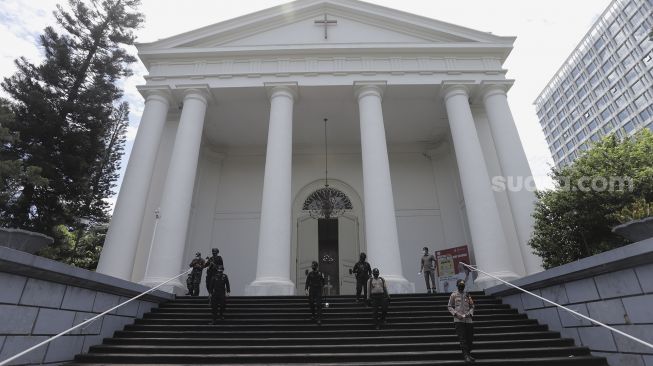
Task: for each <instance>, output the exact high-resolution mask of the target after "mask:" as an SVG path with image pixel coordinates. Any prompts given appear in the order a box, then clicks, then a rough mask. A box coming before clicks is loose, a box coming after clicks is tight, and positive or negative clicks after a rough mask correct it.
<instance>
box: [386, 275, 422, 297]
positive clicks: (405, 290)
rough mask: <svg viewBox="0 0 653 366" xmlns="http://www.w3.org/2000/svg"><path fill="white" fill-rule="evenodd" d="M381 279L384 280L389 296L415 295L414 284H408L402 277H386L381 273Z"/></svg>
mask: <svg viewBox="0 0 653 366" xmlns="http://www.w3.org/2000/svg"><path fill="white" fill-rule="evenodd" d="M381 277H383V279H384V280H385V285H386V287H387V288H388V292H389V293H390V294H414V293H415V284H414V283H412V282H408V280H407V279H405V278H404V276H397V275H386V276H384V275H383V273H382V274H381Z"/></svg>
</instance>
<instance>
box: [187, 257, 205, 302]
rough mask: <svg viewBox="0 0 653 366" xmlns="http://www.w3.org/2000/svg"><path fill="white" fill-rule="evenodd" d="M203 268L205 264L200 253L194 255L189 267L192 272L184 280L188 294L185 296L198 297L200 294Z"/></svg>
mask: <svg viewBox="0 0 653 366" xmlns="http://www.w3.org/2000/svg"><path fill="white" fill-rule="evenodd" d="M204 266H205V263H204V259H202V253H200V252H197V253H195V258H193V260H192V261H191V262H190V265H189V267H191V268H192V269H193V270H192V271H191V272H190V274H189V275H188V279H187V280H186V286H187V287H188V293H187V294H186V295H190V296H198V295H199V294H200V282H201V281H202V271H203V270H204Z"/></svg>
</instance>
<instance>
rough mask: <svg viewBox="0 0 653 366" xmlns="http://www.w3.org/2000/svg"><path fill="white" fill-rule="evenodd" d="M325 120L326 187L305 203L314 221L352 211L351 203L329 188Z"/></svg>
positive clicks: (325, 124) (345, 197)
mask: <svg viewBox="0 0 653 366" xmlns="http://www.w3.org/2000/svg"><path fill="white" fill-rule="evenodd" d="M328 120H329V119H328V118H325V119H324V187H323V188H320V189H318V190H316V191H315V192H313V193H312V194H311V195H310V196H309V197H308V198H307V199H306V202H305V203H304V207H303V209H304V210H307V211H308V213H309V215H310V216H311V217H312V218H314V219H332V218H337V217H339V216H342V215H343V214H344V213H345V211H346V210H348V209H351V208H352V206H351V201H349V198H347V196H346V195H345V194H344V193H342V192H341V191H339V190H337V189H334V188H331V187H329V157H328V144H327V122H328Z"/></svg>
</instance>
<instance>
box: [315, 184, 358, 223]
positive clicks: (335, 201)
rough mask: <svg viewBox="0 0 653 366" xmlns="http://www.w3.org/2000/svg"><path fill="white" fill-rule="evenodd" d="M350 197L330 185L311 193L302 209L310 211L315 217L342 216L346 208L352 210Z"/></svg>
mask: <svg viewBox="0 0 653 366" xmlns="http://www.w3.org/2000/svg"><path fill="white" fill-rule="evenodd" d="M352 209H353V207H352V205H351V201H350V200H349V197H347V195H345V194H344V193H342V192H341V191H339V190H337V189H335V188H331V187H329V186H326V187H323V188H320V189H318V190H317V191H315V192H313V193H311V195H310V196H308V198H306V201H304V205H303V206H302V210H304V211H308V213H309V215H311V217H312V218H314V219H330V218H335V217H338V216H342V215H343V214H344V213H345V211H346V210H352Z"/></svg>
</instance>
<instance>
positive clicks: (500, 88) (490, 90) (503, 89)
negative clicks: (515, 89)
mask: <svg viewBox="0 0 653 366" xmlns="http://www.w3.org/2000/svg"><path fill="white" fill-rule="evenodd" d="M513 84H514V80H497V81H487V80H484V81H482V82H481V84H480V89H481V90H480V94H481V98H482V99H483V102H485V99H487V98H488V97H491V96H493V95H497V94H503V95H505V94H506V93H507V92H508V90H510V88H511V87H512V85H513Z"/></svg>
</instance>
